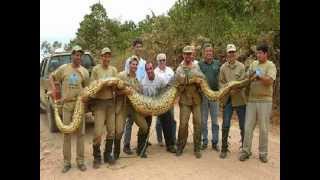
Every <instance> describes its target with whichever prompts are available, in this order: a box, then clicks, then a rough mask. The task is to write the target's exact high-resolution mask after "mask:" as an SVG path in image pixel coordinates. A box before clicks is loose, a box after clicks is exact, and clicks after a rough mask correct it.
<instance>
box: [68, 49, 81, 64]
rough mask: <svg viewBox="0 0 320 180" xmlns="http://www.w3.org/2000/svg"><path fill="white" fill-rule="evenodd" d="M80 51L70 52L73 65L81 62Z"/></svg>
mask: <svg viewBox="0 0 320 180" xmlns="http://www.w3.org/2000/svg"><path fill="white" fill-rule="evenodd" d="M82 54H83V53H82V52H81V51H77V52H75V53H74V54H72V56H71V57H72V63H73V64H74V65H75V66H79V65H80V64H81V57H82Z"/></svg>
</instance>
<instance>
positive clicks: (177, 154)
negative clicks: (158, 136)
mask: <svg viewBox="0 0 320 180" xmlns="http://www.w3.org/2000/svg"><path fill="white" fill-rule="evenodd" d="M181 155H182V149H180V148H178V149H177V151H176V156H181Z"/></svg>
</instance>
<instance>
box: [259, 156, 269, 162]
mask: <svg viewBox="0 0 320 180" xmlns="http://www.w3.org/2000/svg"><path fill="white" fill-rule="evenodd" d="M259 159H260V161H261V162H263V163H267V162H268V158H267V156H259Z"/></svg>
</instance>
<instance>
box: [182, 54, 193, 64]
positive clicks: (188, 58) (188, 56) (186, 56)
mask: <svg viewBox="0 0 320 180" xmlns="http://www.w3.org/2000/svg"><path fill="white" fill-rule="evenodd" d="M182 56H183V60H184V62H185V63H186V64H189V63H191V62H192V58H193V56H192V53H183V55H182Z"/></svg>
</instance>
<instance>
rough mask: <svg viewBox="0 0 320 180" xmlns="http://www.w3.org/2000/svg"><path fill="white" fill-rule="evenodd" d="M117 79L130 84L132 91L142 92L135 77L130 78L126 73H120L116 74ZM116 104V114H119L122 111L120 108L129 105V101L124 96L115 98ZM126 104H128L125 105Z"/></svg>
mask: <svg viewBox="0 0 320 180" xmlns="http://www.w3.org/2000/svg"><path fill="white" fill-rule="evenodd" d="M118 77H119V78H120V79H122V80H123V81H125V82H126V83H128V84H130V85H131V87H132V88H133V89H135V90H136V91H138V92H142V90H141V86H140V84H139V81H138V79H137V78H136V77H131V76H130V75H129V73H127V71H122V72H120V73H119V74H118ZM116 99H117V103H116V112H117V113H119V112H120V111H121V110H122V107H124V106H126V105H130V101H129V99H128V98H127V97H126V96H124V95H119V96H117V98H116ZM127 102H128V103H127Z"/></svg>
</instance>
